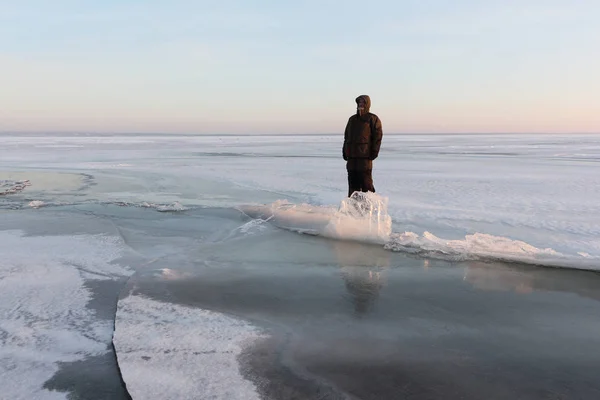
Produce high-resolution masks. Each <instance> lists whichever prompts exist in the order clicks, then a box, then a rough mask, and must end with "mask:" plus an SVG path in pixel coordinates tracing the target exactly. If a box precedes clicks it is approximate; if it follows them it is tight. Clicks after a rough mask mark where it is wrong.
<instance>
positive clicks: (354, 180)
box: [348, 169, 375, 197]
mask: <svg viewBox="0 0 600 400" xmlns="http://www.w3.org/2000/svg"><path fill="white" fill-rule="evenodd" d="M354 192H373V193H375V187H374V186H373V177H372V176H371V170H370V169H368V170H365V171H352V170H350V171H348V197H350V196H351V195H352V193H354Z"/></svg>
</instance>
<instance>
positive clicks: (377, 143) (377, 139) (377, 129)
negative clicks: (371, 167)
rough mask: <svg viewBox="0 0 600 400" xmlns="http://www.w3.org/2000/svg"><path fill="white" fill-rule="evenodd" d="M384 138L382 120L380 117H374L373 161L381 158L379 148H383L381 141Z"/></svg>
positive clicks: (372, 131) (372, 134) (372, 135)
mask: <svg viewBox="0 0 600 400" xmlns="http://www.w3.org/2000/svg"><path fill="white" fill-rule="evenodd" d="M382 138H383V128H382V127H381V120H380V119H379V117H378V116H374V118H373V121H372V124H371V156H370V157H369V158H370V159H371V160H374V159H376V158H377V156H379V148H380V147H381V139H382Z"/></svg>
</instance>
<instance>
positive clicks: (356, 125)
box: [342, 95, 383, 171]
mask: <svg viewBox="0 0 600 400" xmlns="http://www.w3.org/2000/svg"><path fill="white" fill-rule="evenodd" d="M361 98H362V99H364V100H365V111H364V113H363V115H359V114H358V112H357V113H356V114H354V115H353V116H351V117H350V118H349V119H348V123H347V125H346V131H345V132H344V145H343V147H342V156H343V157H344V160H346V169H347V170H348V171H367V170H371V169H373V160H374V159H376V158H377V156H378V155H379V148H380V146H381V139H382V137H383V131H382V128H381V120H380V119H379V117H378V116H377V115H375V114H372V113H371V112H369V109H370V108H371V99H370V98H369V96H367V95H362V96H358V97H357V98H356V102H357V104H358V100H359V99H361Z"/></svg>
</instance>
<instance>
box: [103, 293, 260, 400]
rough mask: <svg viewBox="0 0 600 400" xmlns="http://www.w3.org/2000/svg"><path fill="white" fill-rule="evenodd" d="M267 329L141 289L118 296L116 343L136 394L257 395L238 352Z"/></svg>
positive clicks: (147, 399) (148, 399)
mask: <svg viewBox="0 0 600 400" xmlns="http://www.w3.org/2000/svg"><path fill="white" fill-rule="evenodd" d="M264 336H265V335H264V333H262V332H261V331H260V330H258V329H257V328H255V327H254V326H252V325H250V324H249V323H246V322H244V321H241V320H236V319H234V318H231V317H228V316H226V315H223V314H219V313H215V312H211V311H206V310H201V309H197V308H191V307H185V306H181V305H176V304H169V303H162V302H158V301H156V300H152V299H150V298H147V297H144V296H141V295H133V294H132V295H129V296H127V297H125V298H124V299H122V300H120V301H119V304H118V310H117V317H116V321H115V335H114V345H115V349H116V351H117V360H118V362H119V367H120V369H121V374H122V376H123V380H124V381H125V384H126V386H127V390H128V392H129V394H130V395H131V396H132V397H133V399H144V400H152V399H157V400H158V399H160V400H168V399H178V400H183V399H231V400H235V399H240V400H242V399H243V400H252V399H257V400H258V399H259V398H260V397H259V396H258V394H257V392H256V390H255V387H254V385H253V383H251V382H250V381H248V380H246V379H244V378H243V377H242V375H241V373H240V371H239V368H240V367H239V365H238V361H237V356H238V355H239V354H240V353H241V351H242V349H243V347H244V346H246V345H250V344H252V342H253V341H255V340H257V339H260V338H262V337H264Z"/></svg>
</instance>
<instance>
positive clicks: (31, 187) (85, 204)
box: [0, 136, 600, 399]
mask: <svg viewBox="0 0 600 400" xmlns="http://www.w3.org/2000/svg"><path fill="white" fill-rule="evenodd" d="M1 139H2V140H1V142H0V143H1V144H0V154H2V157H0V183H1V186H0V190H4V191H5V192H7V193H6V194H5V195H2V196H0V238H1V239H2V240H1V241H0V250H1V252H0V254H2V258H0V286H2V290H0V300H1V301H0V304H1V305H0V342H1V343H2V346H1V347H0V359H1V360H2V366H1V367H0V368H3V369H0V381H1V382H0V386H1V387H3V388H4V387H6V388H8V389H7V390H8V392H7V393H9V394H10V398H17V399H18V398H24V399H25V398H49V399H54V398H67V395H68V394H70V395H71V396H72V398H86V399H87V398H90V399H94V398H97V399H100V398H107V397H108V398H116V399H118V398H126V397H127V393H126V392H125V390H124V389H123V387H122V384H121V381H120V377H119V371H118V369H117V368H116V362H115V354H114V352H113V350H112V346H111V341H112V334H113V332H112V329H113V323H114V318H115V315H116V317H117V321H116V326H117V331H116V333H115V348H116V349H117V355H118V356H119V361H120V367H121V372H122V373H123V378H124V379H125V383H126V384H127V388H128V389H129V390H130V392H131V393H132V394H133V395H134V398H144V399H151V398H161V399H164V398H169V395H170V396H171V398H186V396H188V398H198V397H201V398H210V396H216V398H302V399H305V398H306V399H308V398H319V397H318V396H319V395H322V397H321V398H346V396H355V398H411V397H412V398H482V397H485V398H519V396H521V397H523V398H548V397H552V396H554V397H558V398H560V396H563V398H597V397H599V394H598V384H597V383H595V381H594V376H593V371H594V370H595V369H594V367H593V366H595V365H600V360H599V359H598V356H597V355H598V354H600V351H598V350H599V349H600V346H599V344H600V343H599V342H598V339H597V338H598V337H600V335H598V333H600V329H599V328H600V327H599V326H598V323H597V322H596V321H597V318H596V317H595V316H597V315H599V311H600V310H599V309H598V295H597V294H596V293H599V290H598V289H600V288H599V286H600V283H599V282H598V276H597V274H595V273H592V272H584V271H575V270H573V269H580V268H583V269H596V270H597V269H600V268H599V265H600V263H598V260H597V257H598V256H600V251H599V249H600V242H599V241H598V237H599V236H598V234H599V233H600V232H599V231H598V226H600V209H599V206H598V203H597V201H595V200H596V199H597V198H598V194H600V193H599V192H598V191H599V190H600V189H599V187H600V186H599V185H598V179H599V175H598V174H597V171H596V170H597V164H598V160H599V159H600V150H599V149H600V138H599V137H598V136H580V137H577V136H569V137H566V136H562V137H557V136H522V137H519V136H506V137H502V136H486V137H482V138H477V137H473V136H463V137H443V136H422V137H419V136H412V137H411V136H399V137H391V136H388V139H386V142H385V143H384V146H383V148H382V154H381V160H378V161H376V170H375V173H374V177H375V186H376V188H377V189H378V191H379V192H380V194H382V195H383V196H385V197H387V199H388V203H387V205H386V207H387V213H388V214H386V215H383V216H381V215H380V216H379V217H378V218H376V220H377V221H378V223H377V224H376V226H375V227H374V226H373V224H372V222H373V219H372V218H367V219H364V218H363V219H362V222H360V221H359V220H360V219H361V218H358V219H357V218H356V217H360V215H357V214H356V213H355V212H354V211H352V209H351V208H348V207H344V204H343V203H341V202H342V199H343V196H344V193H345V191H346V187H345V185H346V177H345V172H344V168H343V162H341V161H340V157H339V151H338V150H339V144H340V143H339V137H337V136H336V137H312V136H298V137H283V138H281V137H279V138H277V137H161V136H145V137H135V136H129V137H93V136H73V137H56V136H55V137H50V136H48V137H18V136H8V137H7V136H3V137H2V138H1ZM24 182H27V184H23V183H24ZM18 185H22V186H21V187H19V186H18ZM7 188H8V189H11V188H17V189H18V190H12V191H11V192H10V193H9V192H8V190H7ZM242 211H244V212H245V213H246V215H245V214H244V213H242ZM340 211H342V212H341V213H340ZM349 217H350V218H349ZM388 217H389V222H390V223H391V225H390V226H388V225H387V223H388ZM370 223H371V225H369V224H370ZM299 231H301V232H305V233H310V234H312V235H317V236H311V235H301V234H299V233H298V232H299ZM348 239H356V240H359V241H360V242H362V243H356V242H354V243H351V242H347V241H345V240H348ZM367 242H370V243H372V244H366V243H367ZM506 261H516V262H520V263H527V264H534V265H529V266H527V265H522V264H507V263H505V262H506ZM544 265H545V266H554V267H558V268H555V269H547V268H544V267H543V266H544ZM130 276H131V277H132V278H131V280H129V281H128V283H127V286H125V289H124V291H123V292H122V293H121V300H120V302H119V304H117V297H118V296H119V293H120V291H121V289H123V287H124V285H125V283H126V282H127V279H128V278H129V277H130ZM63 294H64V295H63ZM194 333H196V335H195V334H194ZM7 382H8V384H6V383H7ZM441 394H444V395H443V396H442V395H441Z"/></svg>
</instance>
